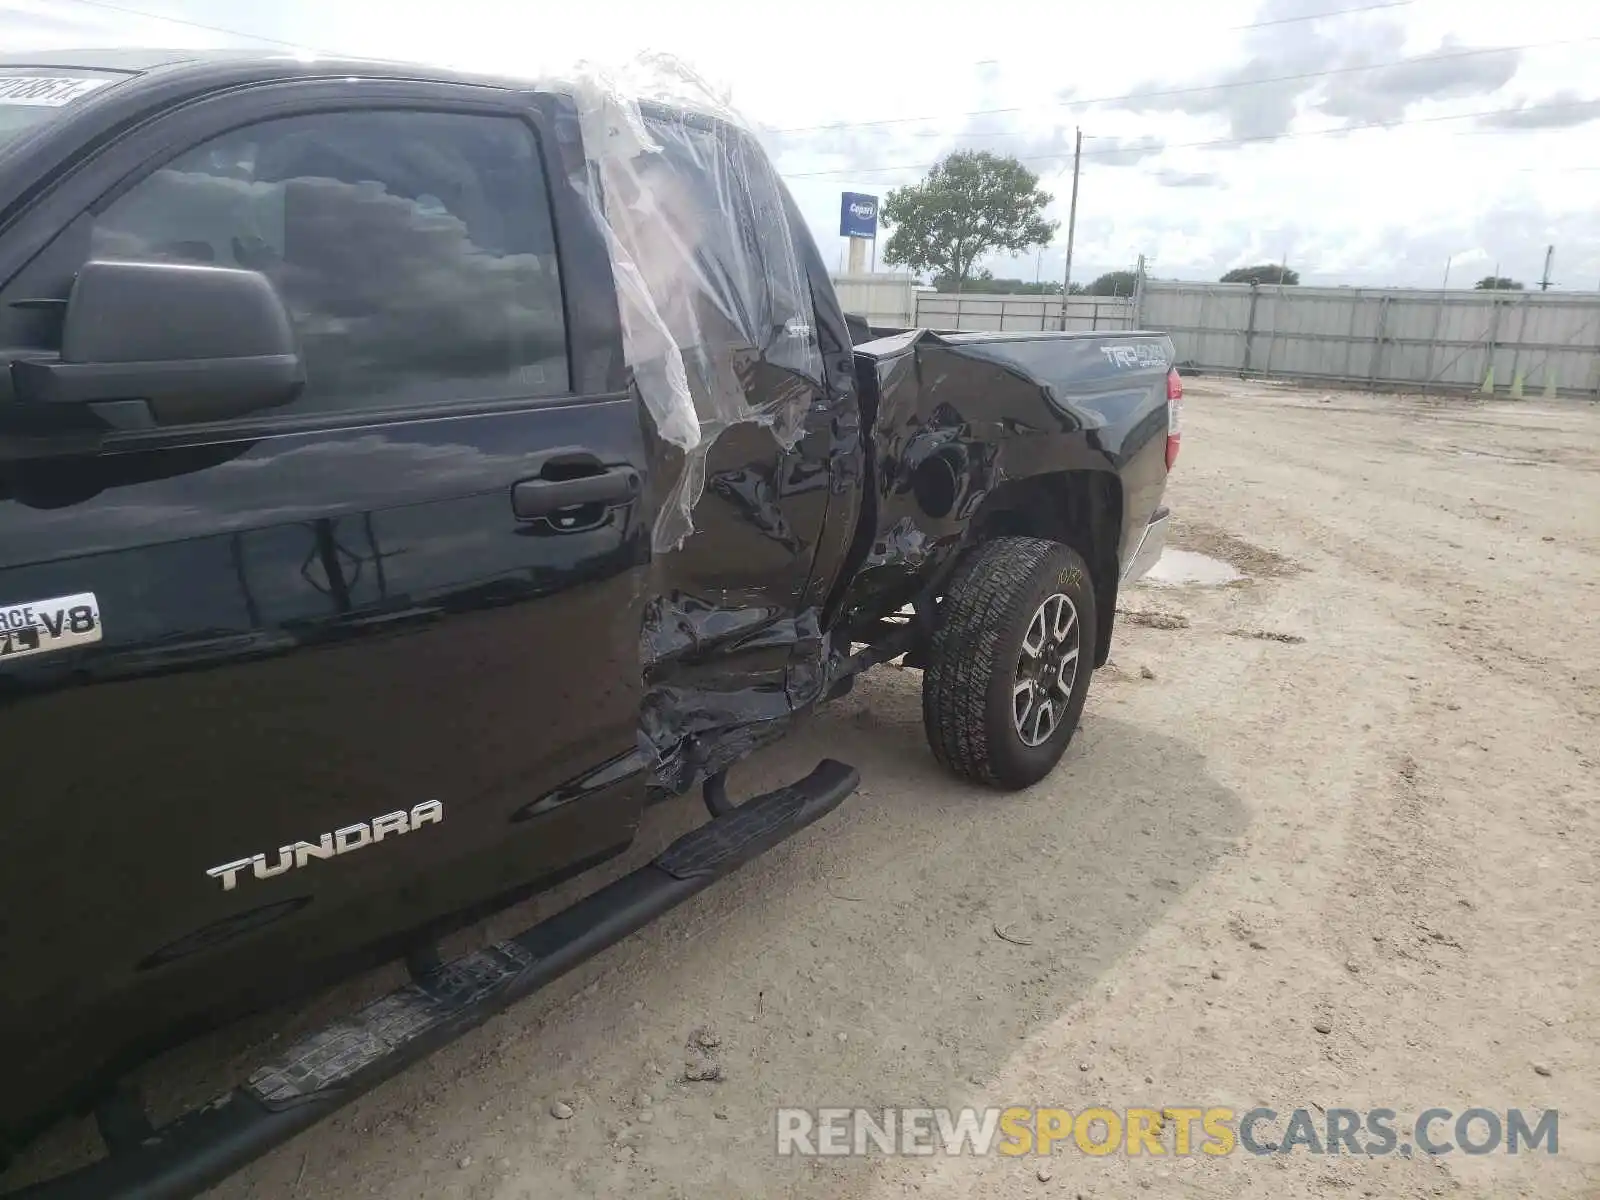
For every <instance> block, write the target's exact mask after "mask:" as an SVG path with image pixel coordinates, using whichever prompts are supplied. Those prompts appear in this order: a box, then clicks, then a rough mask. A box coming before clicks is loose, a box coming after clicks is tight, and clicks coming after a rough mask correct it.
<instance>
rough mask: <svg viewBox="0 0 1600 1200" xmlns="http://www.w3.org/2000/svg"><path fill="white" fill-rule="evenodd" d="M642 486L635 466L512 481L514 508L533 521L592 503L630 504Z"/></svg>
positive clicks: (512, 507) (608, 504)
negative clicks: (570, 476) (518, 481)
mask: <svg viewBox="0 0 1600 1200" xmlns="http://www.w3.org/2000/svg"><path fill="white" fill-rule="evenodd" d="M639 487H640V479H639V472H638V471H636V470H635V469H634V468H632V467H608V468H601V469H599V470H598V471H597V472H596V473H595V474H592V475H580V476H579V477H578V478H576V479H524V480H523V481H522V482H521V483H517V484H513V485H512V488H511V511H512V512H514V513H515V514H516V515H517V516H518V517H519V518H520V519H521V520H524V521H531V520H533V519H534V518H536V517H548V516H550V515H551V514H552V513H558V512H561V511H562V510H563V509H569V508H582V507H583V506H585V505H589V504H603V505H606V506H607V507H611V506H614V505H618V504H628V503H631V502H632V501H633V500H635V499H637V498H638V495H639Z"/></svg>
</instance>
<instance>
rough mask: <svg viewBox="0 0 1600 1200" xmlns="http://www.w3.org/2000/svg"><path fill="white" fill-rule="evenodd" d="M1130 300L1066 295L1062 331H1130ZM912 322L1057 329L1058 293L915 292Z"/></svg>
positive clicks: (960, 326)
mask: <svg viewBox="0 0 1600 1200" xmlns="http://www.w3.org/2000/svg"><path fill="white" fill-rule="evenodd" d="M1132 323H1133V302H1132V301H1131V300H1129V299H1128V298H1126V297H1123V298H1121V299H1118V298H1117V297H1115V296H1071V297H1069V298H1068V299H1067V328H1068V329H1131V328H1132V327H1133V324H1132ZM917 324H918V325H924V326H927V327H928V328H929V329H990V330H995V329H998V330H1019V331H1021V330H1028V329H1060V328H1061V297H1060V296H987V295H983V294H982V293H973V294H970V295H958V294H956V293H954V292H921V293H919V294H918V295H917Z"/></svg>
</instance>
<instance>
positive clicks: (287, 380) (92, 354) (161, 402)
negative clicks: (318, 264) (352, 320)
mask: <svg viewBox="0 0 1600 1200" xmlns="http://www.w3.org/2000/svg"><path fill="white" fill-rule="evenodd" d="M11 377H12V385H13V389H14V392H15V394H16V398H17V401H18V407H19V408H22V409H32V410H33V411H34V412H35V413H39V414H41V415H42V414H43V413H44V412H45V411H48V410H54V411H55V412H58V413H60V414H61V415H62V416H63V417H65V416H67V415H68V413H69V412H70V413H76V414H79V415H82V414H84V412H85V410H87V412H88V413H89V414H92V415H93V416H94V417H97V418H99V419H100V420H101V421H103V422H104V423H105V424H107V425H110V426H112V427H114V428H122V429H137V428H147V427H150V426H154V425H173V424H186V423H189V422H199V421H219V420H225V419H227V418H229V417H236V416H241V415H243V414H245V413H250V412H254V411H257V410H258V409H263V408H273V407H276V406H278V405H282V404H287V403H289V402H290V401H291V400H293V399H294V398H295V397H296V396H298V395H299V394H300V392H301V390H302V389H303V388H304V387H305V364H304V362H303V360H302V359H301V356H300V351H299V347H298V345H297V344H296V341H295V335H294V325H293V322H292V321H291V320H290V318H289V311H288V309H287V308H285V307H284V303H283V300H282V298H281V297H280V296H279V295H278V292H277V289H276V288H274V287H273V286H272V282H271V280H269V279H268V278H267V277H266V276H265V275H262V274H260V273H259V272H257V271H240V270H235V269H233V268H231V267H210V266H195V265H189V264H179V263H157V262H105V261H91V262H87V263H85V264H84V265H83V268H82V270H80V271H79V273H78V277H77V279H76V280H75V281H74V283H73V285H72V292H71V294H70V296H69V297H68V299H67V308H66V316H65V320H64V324H63V329H62V337H61V354H60V356H59V358H45V359H37V358H34V359H26V360H22V361H18V362H15V363H13V364H12V365H11Z"/></svg>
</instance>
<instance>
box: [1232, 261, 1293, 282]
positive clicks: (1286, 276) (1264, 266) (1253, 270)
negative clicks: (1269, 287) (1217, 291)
mask: <svg viewBox="0 0 1600 1200" xmlns="http://www.w3.org/2000/svg"><path fill="white" fill-rule="evenodd" d="M1222 282H1223V283H1289V284H1295V283H1299V282H1300V272H1299V271H1291V270H1290V269H1289V268H1288V267H1285V266H1281V265H1279V264H1278V263H1258V264H1257V265H1255V266H1253V267H1235V268H1234V269H1233V270H1231V271H1229V272H1228V273H1227V274H1226V275H1224V276H1223V277H1222Z"/></svg>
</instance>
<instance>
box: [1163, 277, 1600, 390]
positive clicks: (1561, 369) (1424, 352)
mask: <svg viewBox="0 0 1600 1200" xmlns="http://www.w3.org/2000/svg"><path fill="white" fill-rule="evenodd" d="M1139 323H1140V324H1141V325H1143V326H1144V327H1145V328H1147V329H1159V330H1161V331H1162V332H1164V333H1168V334H1170V335H1171V336H1172V342H1173V346H1174V348H1175V349H1176V350H1177V357H1178V362H1179V363H1180V364H1182V363H1188V364H1190V365H1192V366H1194V367H1198V368H1200V369H1202V370H1214V371H1227V372H1230V373H1233V372H1238V373H1242V374H1259V375H1267V376H1281V377H1285V378H1290V379H1308V380H1325V381H1327V382H1330V383H1343V384H1359V385H1366V386H1369V387H1386V386H1387V387H1397V386H1398V387H1409V388H1422V389H1428V388H1435V389H1439V390H1450V389H1467V388H1488V389H1492V390H1495V391H1501V392H1504V391H1508V390H1511V391H1516V392H1521V391H1523V390H1527V391H1535V392H1538V391H1548V392H1553V393H1562V394H1567V395H1587V396H1594V395H1596V394H1600V295H1595V294H1588V293H1560V292H1555V293H1548V292H1475V291H1410V290H1403V289H1398V288H1395V289H1382V290H1377V289H1367V288H1313V287H1280V286H1277V285H1273V286H1264V287H1255V288H1252V287H1251V286H1250V285H1248V284H1233V283H1175V282H1168V281H1165V280H1147V281H1146V283H1145V286H1144V290H1143V293H1142V295H1141V297H1140V311H1139Z"/></svg>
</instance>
